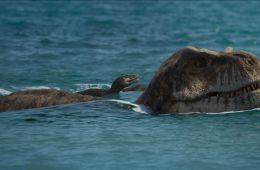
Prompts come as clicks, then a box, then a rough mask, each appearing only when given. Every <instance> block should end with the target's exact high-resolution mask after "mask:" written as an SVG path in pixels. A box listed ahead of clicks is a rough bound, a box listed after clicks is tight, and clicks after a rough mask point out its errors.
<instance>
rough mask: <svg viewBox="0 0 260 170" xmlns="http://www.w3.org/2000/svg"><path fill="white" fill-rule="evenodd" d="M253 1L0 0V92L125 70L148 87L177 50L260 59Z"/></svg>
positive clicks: (101, 80)
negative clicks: (241, 53)
mask: <svg viewBox="0 0 260 170" xmlns="http://www.w3.org/2000/svg"><path fill="white" fill-rule="evenodd" d="M259 6H260V2H257V1H250V2H247V1H228V2H224V1H214V2H209V1H199V2H197V1H183V2H182V1H146V0H144V1H117V0H114V1H113V0H112V1H106V0H103V1H67V0H57V1H48V0H45V1H29V0H28V1H26V0H23V1H18V0H12V1H0V49H1V53H0V82H1V85H0V89H1V91H0V93H1V92H2V94H4V93H5V92H6V91H5V90H7V91H16V90H20V89H30V88H58V89H60V88H61V89H65V90H71V91H77V90H81V89H82V88H83V89H84V88H86V87H88V86H89V84H99V85H101V86H102V85H109V84H111V82H112V80H113V79H114V78H115V77H117V76H119V75H121V74H124V73H138V74H140V76H141V83H144V84H146V83H149V81H150V79H151V78H152V76H153V74H154V72H155V71H156V70H157V68H158V67H159V65H160V64H161V63H162V62H163V61H164V60H165V59H166V58H167V57H169V56H170V55H171V54H172V53H173V52H175V51H176V50H178V49H180V48H182V47H184V46H187V45H194V46H200V47H204V48H209V49H213V50H223V49H224V48H225V47H226V46H232V47H234V48H235V49H243V50H248V51H250V52H253V53H255V54H257V55H259V54H260V49H259V48H258V47H259V45H260V39H259V35H260V30H259V25H260V19H259V18H260V11H259V8H258V7H259Z"/></svg>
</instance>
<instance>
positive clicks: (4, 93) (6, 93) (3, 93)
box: [0, 89, 12, 95]
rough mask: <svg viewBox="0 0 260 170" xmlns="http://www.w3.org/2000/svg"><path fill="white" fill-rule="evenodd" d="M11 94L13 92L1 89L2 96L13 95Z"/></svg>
mask: <svg viewBox="0 0 260 170" xmlns="http://www.w3.org/2000/svg"><path fill="white" fill-rule="evenodd" d="M11 93H12V92H11V91H8V90H5V89H0V94H1V95H8V94H11Z"/></svg>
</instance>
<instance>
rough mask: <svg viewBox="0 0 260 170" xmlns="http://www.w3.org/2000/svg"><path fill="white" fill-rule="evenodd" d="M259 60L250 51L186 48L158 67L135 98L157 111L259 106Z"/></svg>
mask: <svg viewBox="0 0 260 170" xmlns="http://www.w3.org/2000/svg"><path fill="white" fill-rule="evenodd" d="M259 82H260V61H259V59H257V58H256V56H255V55H253V54H250V53H248V52H244V51H239V52H233V51H232V50H231V51H225V52H222V51H220V52H216V51H209V50H206V49H200V48H195V47H187V48H183V49H181V50H180V51H177V52H176V53H175V54H173V55H172V56H171V57H170V58H168V59H167V60H166V61H165V62H164V63H163V64H162V65H161V67H160V68H159V70H158V71H157V73H156V74H155V76H154V77H153V79H152V81H151V82H150V84H149V86H148V87H147V88H146V90H145V91H144V93H143V94H142V95H141V96H140V97H139V98H138V100H137V101H136V103H137V104H143V105H146V106H149V107H151V109H152V110H153V111H155V112H156V113H179V112H222V111H230V110H244V109H252V108H255V107H260V90H259V87H260V83H259Z"/></svg>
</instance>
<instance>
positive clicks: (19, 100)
mask: <svg viewBox="0 0 260 170" xmlns="http://www.w3.org/2000/svg"><path fill="white" fill-rule="evenodd" d="M137 81H138V75H135V74H127V75H123V76H120V77H118V78H117V79H115V80H114V82H113V83H112V86H111V88H110V89H87V90H84V91H82V92H78V93H71V92H65V91H60V90H55V89H40V90H27V91H19V92H14V93H11V94H9V95H6V96H0V112H3V111H11V110H21V109H30V108H40V107H47V106H52V105H60V104H68V103H79V102H87V101H92V100H97V99H101V98H100V97H103V96H106V95H110V94H115V93H119V92H120V91H121V90H122V89H123V88H126V87H128V86H130V85H131V84H133V83H135V82H137Z"/></svg>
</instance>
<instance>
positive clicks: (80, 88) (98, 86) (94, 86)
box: [75, 83, 111, 91]
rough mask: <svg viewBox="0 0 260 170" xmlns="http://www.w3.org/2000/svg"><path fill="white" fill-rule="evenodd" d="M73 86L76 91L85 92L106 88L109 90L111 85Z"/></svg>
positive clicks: (87, 84)
mask: <svg viewBox="0 0 260 170" xmlns="http://www.w3.org/2000/svg"><path fill="white" fill-rule="evenodd" d="M75 86H77V88H76V91H81V90H86V89H93V88H97V89H106V88H110V87H111V85H110V84H89V83H86V84H75Z"/></svg>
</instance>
